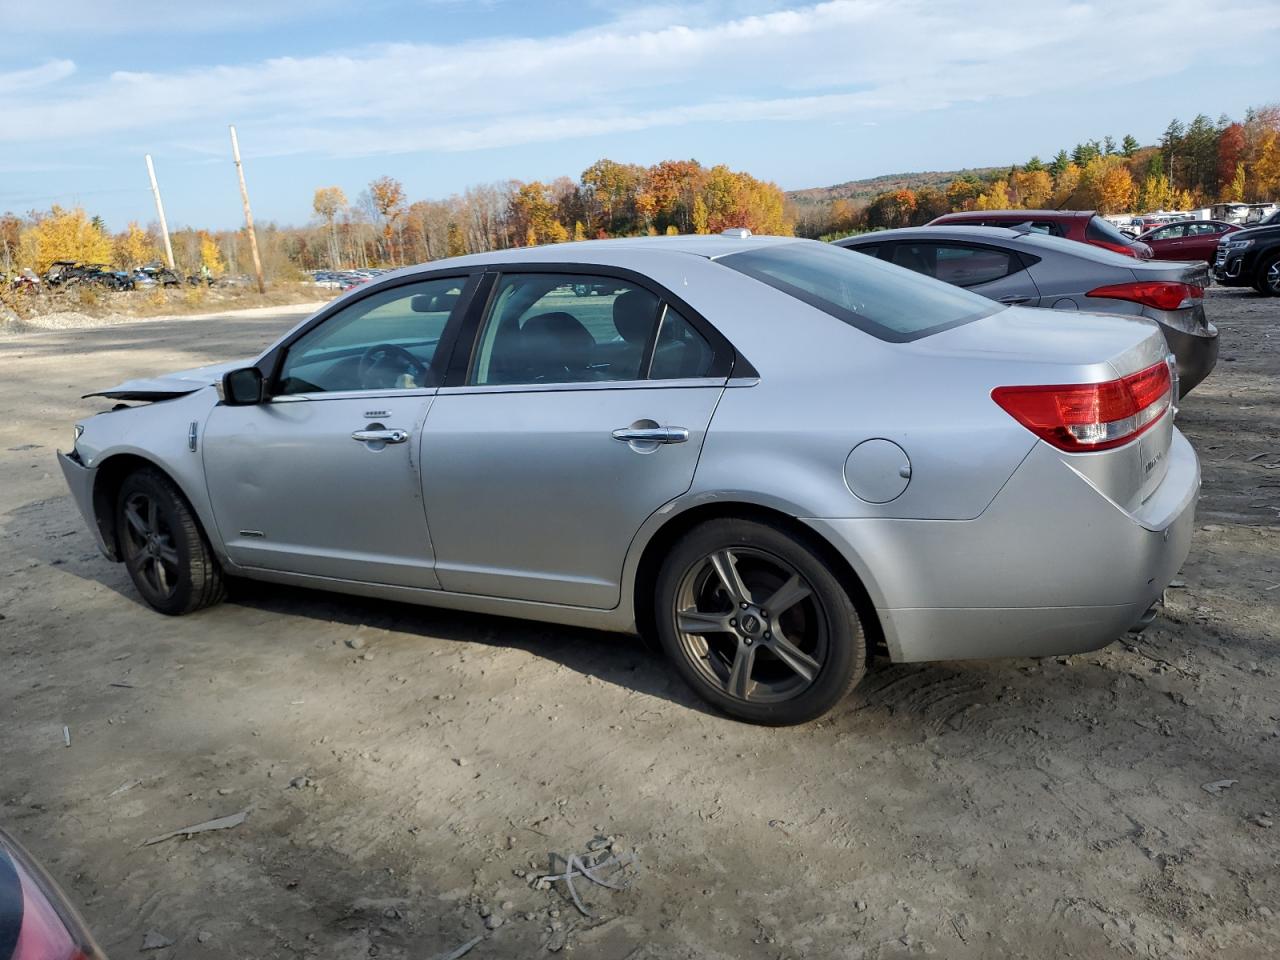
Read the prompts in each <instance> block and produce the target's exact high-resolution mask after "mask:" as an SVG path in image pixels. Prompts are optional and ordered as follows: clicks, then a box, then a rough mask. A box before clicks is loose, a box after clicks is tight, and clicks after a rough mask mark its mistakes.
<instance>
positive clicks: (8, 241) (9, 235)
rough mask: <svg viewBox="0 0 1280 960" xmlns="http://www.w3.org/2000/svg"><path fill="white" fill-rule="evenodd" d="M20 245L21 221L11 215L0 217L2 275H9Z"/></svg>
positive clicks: (0, 262)
mask: <svg viewBox="0 0 1280 960" xmlns="http://www.w3.org/2000/svg"><path fill="white" fill-rule="evenodd" d="M21 243H22V220H21V218H19V217H16V216H14V215H13V214H12V213H6V214H4V215H2V216H0V264H3V270H4V273H6V274H8V273H11V272H12V271H13V269H14V261H15V259H16V258H17V256H18V250H19V248H20V245H21Z"/></svg>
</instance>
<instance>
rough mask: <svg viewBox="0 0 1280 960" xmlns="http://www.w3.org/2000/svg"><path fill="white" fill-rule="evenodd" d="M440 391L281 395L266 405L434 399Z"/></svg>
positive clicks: (375, 391)
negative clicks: (399, 398)
mask: <svg viewBox="0 0 1280 960" xmlns="http://www.w3.org/2000/svg"><path fill="white" fill-rule="evenodd" d="M439 391H440V388H439V387H413V388H411V389H408V390H396V389H393V388H388V387H382V388H379V389H376V390H334V391H332V392H325V391H320V392H316V393H281V394H277V395H276V396H274V397H271V398H270V399H269V400H267V403H304V402H320V401H322V400H362V399H363V400H373V399H376V398H380V397H385V398H386V399H388V400H392V399H395V398H397V397H434V396H435V395H436V394H437V393H438V392H439Z"/></svg>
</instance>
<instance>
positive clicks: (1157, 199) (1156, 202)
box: [1137, 169, 1174, 213]
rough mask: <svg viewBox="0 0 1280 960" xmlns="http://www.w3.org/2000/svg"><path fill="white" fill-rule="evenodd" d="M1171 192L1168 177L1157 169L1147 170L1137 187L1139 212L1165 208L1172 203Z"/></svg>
mask: <svg viewBox="0 0 1280 960" xmlns="http://www.w3.org/2000/svg"><path fill="white" fill-rule="evenodd" d="M1173 201H1174V198H1173V194H1172V191H1171V190H1170V188H1169V178H1168V177H1166V176H1165V175H1164V173H1163V172H1162V171H1160V170H1159V169H1157V170H1155V171H1154V172H1148V173H1147V175H1146V177H1144V178H1143V181H1142V186H1141V187H1139V188H1138V198H1137V208H1138V211H1139V212H1140V213H1151V212H1152V211H1154V210H1165V209H1167V208H1168V207H1171V206H1172V205H1173Z"/></svg>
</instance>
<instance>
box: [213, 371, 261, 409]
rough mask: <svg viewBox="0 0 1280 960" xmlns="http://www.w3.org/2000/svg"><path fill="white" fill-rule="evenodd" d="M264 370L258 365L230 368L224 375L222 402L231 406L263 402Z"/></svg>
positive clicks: (249, 405) (244, 405)
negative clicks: (236, 368)
mask: <svg viewBox="0 0 1280 960" xmlns="http://www.w3.org/2000/svg"><path fill="white" fill-rule="evenodd" d="M262 387H263V383H262V371H261V370H259V369H258V368H257V367H242V368H241V369H239V370H229V371H228V372H227V373H225V374H223V376H222V391H221V392H222V402H223V403H225V404H227V405H228V406H231V407H251V406H253V405H254V404H257V403H261V402H262Z"/></svg>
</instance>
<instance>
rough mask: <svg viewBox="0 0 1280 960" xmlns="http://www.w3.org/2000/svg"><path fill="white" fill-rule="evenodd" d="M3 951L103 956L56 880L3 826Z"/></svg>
mask: <svg viewBox="0 0 1280 960" xmlns="http://www.w3.org/2000/svg"><path fill="white" fill-rule="evenodd" d="M6 948H7V949H9V950H10V952H9V953H5V949H6ZM0 956H3V957H4V958H5V960H102V954H101V953H100V952H99V950H98V948H97V947H96V946H95V945H94V943H93V939H92V938H91V937H90V936H89V934H88V933H87V932H86V931H85V928H84V924H83V923H82V922H81V921H80V918H79V916H77V914H76V911H75V909H74V908H73V907H72V906H71V904H70V903H69V902H68V901H67V898H66V897H64V896H63V895H62V892H61V891H60V890H59V889H58V886H57V884H55V883H54V882H53V880H52V879H50V877H49V875H48V874H47V873H45V872H44V871H43V870H41V869H40V867H39V866H38V865H37V864H36V862H35V861H34V860H32V859H31V857H30V855H28V854H27V853H26V851H24V850H23V849H22V847H21V846H19V845H18V844H17V842H16V841H14V840H13V839H12V838H11V837H9V836H8V835H7V834H5V832H4V831H3V830H0Z"/></svg>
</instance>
